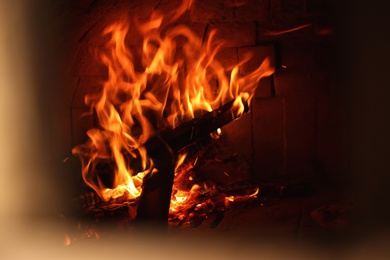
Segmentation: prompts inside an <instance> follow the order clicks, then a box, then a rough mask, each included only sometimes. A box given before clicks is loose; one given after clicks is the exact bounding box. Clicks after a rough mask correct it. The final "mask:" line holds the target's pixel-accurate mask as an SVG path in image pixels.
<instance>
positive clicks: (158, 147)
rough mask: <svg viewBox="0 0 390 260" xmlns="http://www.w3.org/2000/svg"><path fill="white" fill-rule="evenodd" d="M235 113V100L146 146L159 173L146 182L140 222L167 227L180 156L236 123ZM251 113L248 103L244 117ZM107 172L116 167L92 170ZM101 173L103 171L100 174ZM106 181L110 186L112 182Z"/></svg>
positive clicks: (103, 164)
mask: <svg viewBox="0 0 390 260" xmlns="http://www.w3.org/2000/svg"><path fill="white" fill-rule="evenodd" d="M234 109H235V108H234V100H232V101H230V102H228V103H226V104H225V105H222V106H221V107H219V108H218V109H215V110H213V111H211V112H207V113H205V114H204V115H202V116H200V117H199V118H195V119H193V120H191V121H189V122H185V123H183V124H181V125H179V126H178V127H176V128H174V129H164V130H161V131H159V132H157V133H156V134H155V135H153V136H152V137H151V138H149V139H148V140H147V141H146V142H145V144H144V145H143V147H144V148H145V149H146V151H147V153H148V156H149V157H150V158H151V159H152V160H153V163H154V167H155V168H156V169H157V170H158V171H157V172H155V173H153V174H149V175H147V176H146V177H145V178H144V181H143V191H142V194H141V197H140V200H139V206H138V210H137V221H138V222H142V223H144V222H147V223H148V224H149V223H153V224H163V225H166V224H167V223H168V212H169V205H170V199H171V193H172V185H173V179H174V167H175V163H176V156H177V154H178V153H179V152H180V151H182V150H183V149H185V148H186V147H188V146H189V145H191V144H193V143H195V142H196V141H198V140H200V139H202V138H205V137H207V136H208V135H209V134H210V133H212V132H214V131H216V130H217V129H218V128H221V127H222V126H224V125H226V124H228V123H230V122H232V121H234V120H236V119H237V118H238V116H236V115H235V114H236V113H235V111H234ZM248 111H249V106H248V104H247V103H245V105H244V112H243V114H245V113H247V112H248ZM125 157H126V155H125ZM127 159H129V158H127ZM129 161H130V160H129ZM108 168H111V169H112V172H114V169H113V164H112V162H110V161H109V160H107V161H106V162H105V161H102V162H99V164H98V165H96V166H95V167H94V168H93V170H95V171H97V175H100V176H102V177H103V176H107V169H108ZM99 169H102V172H101V173H100V170H99ZM108 175H109V174H108ZM105 179H109V178H105ZM106 181H107V182H109V180H106ZM107 186H109V185H107Z"/></svg>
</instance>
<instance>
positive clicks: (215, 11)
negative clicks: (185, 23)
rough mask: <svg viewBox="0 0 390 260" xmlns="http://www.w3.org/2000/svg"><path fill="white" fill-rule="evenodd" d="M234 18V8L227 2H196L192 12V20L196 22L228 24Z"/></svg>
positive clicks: (204, 0) (203, 0)
mask: <svg viewBox="0 0 390 260" xmlns="http://www.w3.org/2000/svg"><path fill="white" fill-rule="evenodd" d="M232 17H233V8H232V7H230V6H228V5H226V4H225V1H206V0H198V1H194V4H193V6H192V7H191V10H190V19H191V21H194V22H207V23H209V22H226V21H230V20H231V18H232Z"/></svg>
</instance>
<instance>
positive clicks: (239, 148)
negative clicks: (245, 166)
mask: <svg viewBox="0 0 390 260" xmlns="http://www.w3.org/2000/svg"><path fill="white" fill-rule="evenodd" d="M221 130H222V135H223V138H224V141H225V142H226V144H227V146H228V147H229V148H231V150H232V151H234V152H237V153H239V154H241V155H242V156H243V157H244V159H245V160H246V161H247V162H251V160H252V120H251V115H250V114H246V115H243V116H241V117H240V118H239V119H237V120H235V121H233V122H231V123H229V124H227V125H225V126H224V127H222V129H221Z"/></svg>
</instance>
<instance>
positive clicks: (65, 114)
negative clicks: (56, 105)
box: [49, 109, 72, 159]
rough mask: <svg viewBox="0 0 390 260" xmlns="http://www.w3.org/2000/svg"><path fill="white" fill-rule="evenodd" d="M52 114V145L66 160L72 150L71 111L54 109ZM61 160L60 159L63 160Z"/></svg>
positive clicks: (51, 111)
mask: <svg viewBox="0 0 390 260" xmlns="http://www.w3.org/2000/svg"><path fill="white" fill-rule="evenodd" d="M49 113H50V121H49V122H50V128H49V130H50V140H52V143H51V144H50V145H51V146H52V148H53V151H56V152H58V155H59V156H61V158H62V159H64V158H65V157H66V156H68V155H69V154H70V153H71V150H72V129H71V117H70V110H69V109H53V110H50V111H49ZM61 158H60V159H61Z"/></svg>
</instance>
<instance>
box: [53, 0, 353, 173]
mask: <svg viewBox="0 0 390 260" xmlns="http://www.w3.org/2000/svg"><path fill="white" fill-rule="evenodd" d="M145 2H147V3H145ZM176 2H179V1H168V0H160V1H158V0H154V1H125V0H118V1H115V2H114V1H110V2H107V1H92V0H89V1H88V0H84V1H77V3H74V2H72V1H62V2H61V4H57V5H55V6H54V7H53V8H54V9H55V10H56V14H57V18H58V20H57V23H58V24H59V25H60V26H59V28H61V35H62V38H61V39H60V46H61V51H65V52H66V53H67V57H66V59H65V61H66V63H65V70H66V80H65V82H66V84H65V85H66V87H65V88H63V89H62V88H61V89H59V96H60V97H62V98H60V99H61V100H63V101H62V102H58V103H57V104H55V105H54V107H53V109H51V111H50V113H51V116H50V118H51V123H52V128H51V129H52V135H53V140H55V142H54V143H53V146H54V147H56V149H58V150H60V154H59V157H65V156H67V155H69V154H70V150H71V148H72V147H73V146H75V145H76V144H79V143H81V142H83V141H84V140H85V138H86V136H85V130H86V129H88V128H89V127H91V126H92V124H93V119H92V118H91V117H90V116H86V115H85V114H84V113H85V112H87V111H88V108H87V107H86V105H85V104H84V102H83V96H84V95H85V94H86V93H90V92H93V91H97V90H98V89H99V84H100V82H101V80H102V79H104V78H105V77H106V75H107V71H106V69H105V68H104V67H102V66H101V65H99V64H98V63H97V62H95V59H94V57H93V50H94V49H99V48H101V44H102V43H101V41H102V40H101V37H100V35H101V32H102V30H103V28H104V27H105V26H106V25H107V24H108V23H110V22H111V21H114V20H115V19H116V17H119V16H120V15H121V13H123V12H124V10H127V11H128V12H132V11H133V12H137V15H138V16H139V17H141V18H142V17H147V16H148V15H149V14H150V13H151V12H152V11H153V10H154V9H161V10H164V8H165V9H169V8H170V7H172V6H174V5H175V4H177V3H176ZM180 22H182V23H185V24H188V25H190V26H191V28H193V29H194V30H195V31H196V32H197V33H198V35H200V36H201V37H203V39H207V37H208V36H209V33H210V31H211V30H212V29H217V31H218V33H217V35H216V37H217V39H222V40H225V41H227V44H226V46H225V48H224V49H222V50H221V53H220V54H219V56H218V58H220V60H221V61H222V63H223V64H224V65H229V64H235V63H237V62H240V61H242V60H243V59H244V57H245V55H246V54H247V53H249V52H250V53H253V58H252V59H251V61H250V62H248V63H247V64H245V66H243V67H242V68H241V71H240V74H245V73H247V72H249V71H252V70H254V69H255V68H256V67H258V66H259V65H260V63H261V61H262V60H263V59H264V57H266V56H270V57H272V61H273V63H274V65H275V67H276V72H275V74H274V75H273V76H271V77H269V78H265V79H263V80H262V81H261V82H260V83H259V88H258V89H257V92H256V96H255V98H254V100H253V102H252V110H251V113H249V114H247V115H245V116H244V117H243V118H241V119H240V120H238V121H235V122H233V123H231V124H229V125H227V126H225V127H224V128H223V133H224V136H223V138H225V141H226V142H227V144H228V145H229V146H230V147H231V148H232V149H233V150H235V151H237V152H239V153H241V154H242V155H243V156H244V158H245V159H246V160H247V161H248V163H249V164H250V165H251V166H252V172H253V177H254V179H257V180H260V179H266V180H269V179H273V178H280V177H283V178H284V177H288V178H292V179H302V178H305V179H307V178H318V177H326V178H331V179H333V178H335V177H337V176H339V175H340V173H342V172H343V171H346V170H347V167H348V156H347V154H348V151H347V149H346V147H347V145H346V144H347V143H348V138H347V136H346V135H345V131H344V130H345V129H344V125H343V120H342V118H343V117H342V113H341V112H340V108H341V105H340V104H342V103H341V102H340V100H341V97H340V95H339V93H340V91H339V90H340V88H342V86H341V84H340V83H339V81H338V78H337V74H338V71H337V66H335V63H337V50H336V49H335V36H334V35H335V32H334V24H333V23H334V20H333V6H332V2H331V1H325V0H240V1H238V0H218V1H206V0H197V1H195V4H194V6H193V8H192V9H191V11H190V12H189V13H188V14H186V15H185V16H184V17H183V18H181V20H180ZM293 28H300V29H298V30H295V31H294V30H291V29H293ZM285 30H290V32H288V33H281V32H282V31H285ZM129 44H134V45H136V44H137V41H136V40H134V42H132V43H129ZM243 126H244V127H243Z"/></svg>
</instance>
